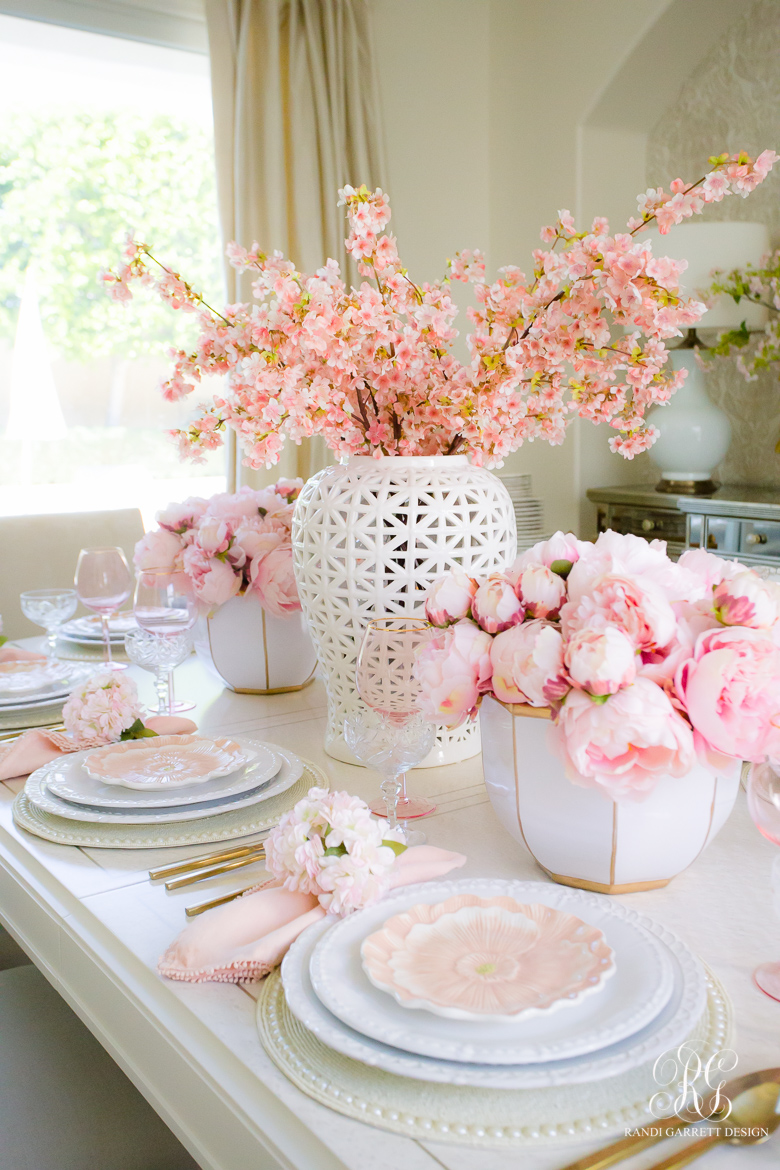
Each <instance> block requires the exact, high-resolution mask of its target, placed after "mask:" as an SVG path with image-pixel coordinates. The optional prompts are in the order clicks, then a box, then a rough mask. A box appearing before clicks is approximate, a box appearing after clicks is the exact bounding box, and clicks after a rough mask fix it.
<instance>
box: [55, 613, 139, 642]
mask: <svg viewBox="0 0 780 1170" xmlns="http://www.w3.org/2000/svg"><path fill="white" fill-rule="evenodd" d="M137 624H138V623H137V622H136V620H135V617H134V616H133V614H132V613H117V614H114V616H113V617H110V618H109V619H108V636H109V639H110V641H111V644H112V646H121V645H122V644H123V643H124V640H125V634H126V633H128V631H129V630H134V629H135V628H136V626H137ZM57 637H58V638H62V640H63V641H64V642H75V643H76V644H77V645H79V646H100V645H102V642H103V626H102V624H101V620H100V618H99V617H98V616H97V614H92V615H91V616H90V617H79V618H73V620H72V621H69V622H65V624H64V625H63V626H61V627H60V629H59V630H58V631H57Z"/></svg>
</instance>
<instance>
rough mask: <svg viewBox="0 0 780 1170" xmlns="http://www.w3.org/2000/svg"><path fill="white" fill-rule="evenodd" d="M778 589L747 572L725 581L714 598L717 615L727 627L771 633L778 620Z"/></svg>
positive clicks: (719, 585) (714, 594)
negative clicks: (746, 627)
mask: <svg viewBox="0 0 780 1170" xmlns="http://www.w3.org/2000/svg"><path fill="white" fill-rule="evenodd" d="M777 592H778V591H777V586H776V585H775V586H774V587H773V586H772V584H770V583H769V582H766V581H762V580H761V578H760V577H759V576H758V574H757V573H753V572H751V571H750V569H745V570H743V571H742V572H741V573H735V574H734V576H733V577H730V578H727V579H726V580H723V581H721V582H720V583H719V584H718V585H717V586H716V587H715V590H714V592H713V595H712V608H713V610H714V613H715V616H716V617H717V618H718V620H719V621H721V622H723V624H724V625H725V626H748V627H749V628H750V629H753V630H768V629H770V628H771V627H772V626H773V625H775V623H776V622H777V620H778V617H780V613H778V595H777Z"/></svg>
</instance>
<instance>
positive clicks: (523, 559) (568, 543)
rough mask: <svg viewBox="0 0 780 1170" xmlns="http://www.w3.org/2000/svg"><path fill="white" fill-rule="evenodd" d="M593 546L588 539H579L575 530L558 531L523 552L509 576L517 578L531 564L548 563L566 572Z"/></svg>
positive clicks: (547, 564) (548, 566)
mask: <svg viewBox="0 0 780 1170" xmlns="http://www.w3.org/2000/svg"><path fill="white" fill-rule="evenodd" d="M591 547H592V546H591V545H590V544H588V543H587V541H584V540H577V537H576V536H575V535H574V533H573V532H556V533H555V535H554V536H551V537H550V539H549V540H540V541H539V543H538V544H535V545H534V546H533V547H532V548H529V549H526V551H525V552H524V553H521V554H520V556H519V557H518V558H517V560H516V561H515V563H514V564H513V565H512V568H511V569H510V570H509V576H510V577H511V578H512V580H516V579H517V577H519V575H520V573H521V572H522V571H523V569H527V568H528V566H529V565H546V566H547V568H548V569H550V568H552V567H553V565H555V566H556V568H555V570H554V571H557V572H566V571H567V570H568V569H569V568H571V566H572V565H573V564H574V563H575V562H576V561H578V560H579V559H580V555H581V554H582V552H583V551H584V550H585V549H588V548H591Z"/></svg>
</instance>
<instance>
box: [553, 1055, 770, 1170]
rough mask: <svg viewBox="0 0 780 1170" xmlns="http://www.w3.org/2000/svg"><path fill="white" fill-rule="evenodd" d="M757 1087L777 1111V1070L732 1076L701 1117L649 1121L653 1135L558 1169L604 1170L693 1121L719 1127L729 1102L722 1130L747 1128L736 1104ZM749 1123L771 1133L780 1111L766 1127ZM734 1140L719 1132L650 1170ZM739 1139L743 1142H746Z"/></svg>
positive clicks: (673, 1169)
mask: <svg viewBox="0 0 780 1170" xmlns="http://www.w3.org/2000/svg"><path fill="white" fill-rule="evenodd" d="M757 1088H760V1089H761V1092H763V1093H767V1094H768V1096H769V1098H770V1099H771V1100H772V1101H773V1102H774V1104H773V1105H772V1108H776V1109H778V1110H780V1069H777V1068H768V1069H762V1070H761V1071H760V1072H756V1073H746V1075H745V1076H742V1077H735V1078H734V1080H732V1081H729V1082H728V1084H726V1085H725V1086H724V1087H723V1088H722V1089H721V1091H720V1096H719V1097H717V1096H716V1095H714V1094H713V1096H712V1097H710V1098H709V1099H708V1101H707V1105H706V1106H705V1108H704V1109H703V1110H702V1113H703V1117H702V1118H692V1117H691V1116H690V1115H689V1116H688V1117H682V1116H678V1115H674V1116H673V1117H662V1118H660V1120H658V1121H656V1120H653V1121H652V1122H651V1123H649V1124H648V1126H647V1128H648V1129H653V1130H654V1131H655V1133H653V1134H649V1133H648V1134H647V1135H646V1136H641V1135H636V1136H630V1137H625V1138H620V1139H619V1140H618V1141H616V1142H612V1143H611V1144H610V1145H608V1146H604V1148H603V1149H601V1150H596V1151H595V1152H594V1153H592V1154H587V1155H586V1156H585V1157H584V1158H579V1159H578V1160H577V1161H576V1162H570V1163H568V1165H566V1166H564V1167H562V1170H605V1168H606V1167H607V1166H613V1165H614V1164H615V1163H616V1162H621V1161H622V1160H623V1159H624V1158H631V1157H633V1155H634V1154H637V1153H639V1151H640V1150H646V1149H648V1148H649V1147H650V1146H654V1145H656V1143H658V1142H661V1141H663V1140H664V1139H665V1138H667V1137H674V1135H675V1134H676V1133H679V1132H680V1131H681V1130H683V1129H686V1128H689V1127H691V1126H693V1125H695V1124H696V1123H697V1121H698V1123H699V1124H703V1123H704V1122H707V1123H708V1124H712V1125H718V1124H720V1119H721V1117H722V1113H723V1106H724V1104H725V1102H726V1101H731V1102H732V1103H733V1112H732V1113H731V1115H730V1116H729V1117H728V1118H724V1119H723V1124H724V1125H725V1126H726V1128H729V1127H731V1128H734V1127H737V1128H739V1127H742V1126H745V1127H747V1124H748V1123H746V1122H742V1121H739V1122H738V1121H737V1120H736V1119H735V1114H736V1112H737V1101H738V1100H740V1101H741V1098H742V1096H743V1095H744V1096H746V1097H748V1096H749V1095H750V1093H755V1092H756V1091H757ZM759 1099H760V1094H759ZM751 1100H752V1098H751ZM740 1108H741V1106H740ZM770 1113H771V1110H770ZM752 1124H753V1125H758V1126H759V1127H760V1126H761V1124H763V1125H764V1128H769V1131H770V1133H771V1132H772V1130H773V1129H775V1128H776V1127H777V1126H778V1125H780V1112H779V1113H778V1115H777V1116H776V1117H775V1118H774V1120H773V1124H771V1125H770V1126H769V1127H767V1126H766V1124H765V1123H759V1122H753V1123H752ZM734 1140H735V1139H733V1138H729V1137H727V1136H725V1135H724V1133H723V1132H722V1133H719V1134H717V1135H715V1134H713V1135H712V1137H708V1138H706V1139H702V1141H701V1142H695V1143H693V1144H692V1145H690V1146H687V1147H686V1149H685V1150H680V1151H678V1153H677V1154H676V1155H673V1156H672V1159H671V1160H670V1159H667V1160H666V1161H665V1162H658V1163H657V1164H656V1165H655V1166H653V1167H651V1170H677V1167H678V1166H685V1165H687V1163H688V1162H691V1161H693V1159H694V1158H698V1157H699V1154H703V1153H704V1152H705V1151H706V1150H707V1149H709V1146H710V1145H714V1144H716V1142H718V1141H734ZM743 1140H745V1141H747V1139H743ZM751 1140H752V1141H759V1140H762V1139H760V1138H753V1139H751ZM738 1144H741V1143H738ZM683 1155H685V1156H686V1158H685V1161H678V1160H676V1159H679V1158H681V1157H683Z"/></svg>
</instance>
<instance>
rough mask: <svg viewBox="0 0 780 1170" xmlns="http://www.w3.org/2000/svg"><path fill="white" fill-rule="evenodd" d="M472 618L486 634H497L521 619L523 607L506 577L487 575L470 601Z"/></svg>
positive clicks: (497, 574) (498, 574)
mask: <svg viewBox="0 0 780 1170" xmlns="http://www.w3.org/2000/svg"><path fill="white" fill-rule="evenodd" d="M471 612H472V614H473V615H474V620H475V621H476V622H478V623H479V625H480V626H481V627H482V629H483V630H485V631H486V632H487V633H488V634H499V633H500V632H501V631H502V630H508V629H509V627H510V626H516V625H517V623H518V622H521V621H522V620H523V616H524V613H525V611H524V609H523V606H522V604H521V603H520V602H519V601H518V599H517V594H516V593H515V591H514V589H513V588H512V586H511V584H510V583H509V581H507V579H506V577H503V576H501V574H500V573H496V574H494V575H493V576H492V577H488V579H487V581H485V582H484V583H483V584H482V585H480V586H479V588H478V589H477V591H476V593H475V594H474V596H473V598H472V601H471Z"/></svg>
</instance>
